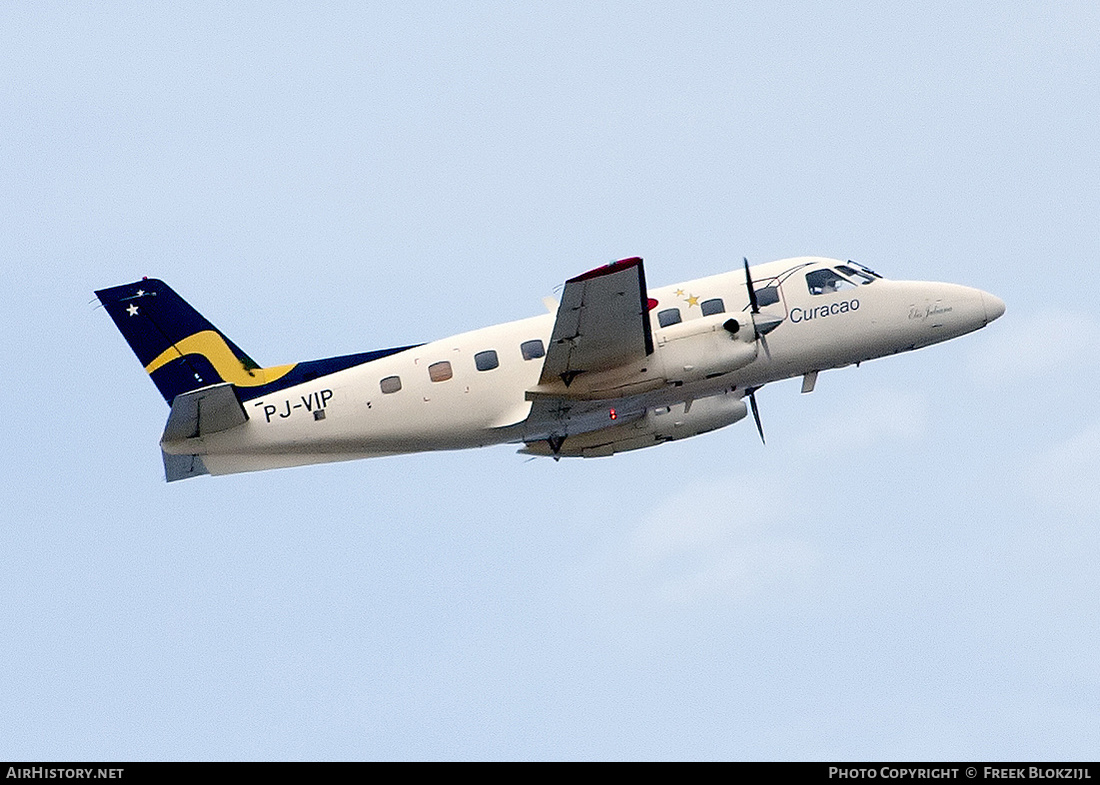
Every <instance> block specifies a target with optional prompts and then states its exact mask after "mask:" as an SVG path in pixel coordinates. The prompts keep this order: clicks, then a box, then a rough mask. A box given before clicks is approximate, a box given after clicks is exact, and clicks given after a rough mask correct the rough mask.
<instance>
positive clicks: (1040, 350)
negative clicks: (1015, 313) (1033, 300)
mask: <svg viewBox="0 0 1100 785" xmlns="http://www.w3.org/2000/svg"><path fill="white" fill-rule="evenodd" d="M982 337H983V338H984V344H983V345H982V346H981V347H980V348H979V349H977V350H976V352H975V354H974V357H973V360H972V362H971V370H972V372H973V373H974V374H975V376H977V377H978V378H980V379H983V380H996V381H997V382H998V383H1004V382H1005V381H1018V380H1023V379H1030V378H1033V377H1035V376H1040V375H1043V374H1049V373H1053V372H1055V371H1058V370H1061V369H1065V368H1070V367H1074V366H1078V365H1082V364H1087V365H1091V366H1093V367H1095V366H1096V365H1097V361H1098V360H1100V322H1097V320H1096V318H1095V317H1093V316H1090V315H1088V314H1083V313H1076V312H1067V311H1055V310H1045V311H1040V312H1038V313H1033V314H1026V315H1024V316H1022V317H1020V318H1017V319H1012V320H1011V321H1008V322H1006V323H1005V324H1004V325H1003V329H997V330H993V331H991V332H990V333H989V334H988V335H987V334H985V333H983V334H982Z"/></svg>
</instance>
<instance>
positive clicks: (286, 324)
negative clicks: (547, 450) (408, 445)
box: [0, 2, 1100, 760]
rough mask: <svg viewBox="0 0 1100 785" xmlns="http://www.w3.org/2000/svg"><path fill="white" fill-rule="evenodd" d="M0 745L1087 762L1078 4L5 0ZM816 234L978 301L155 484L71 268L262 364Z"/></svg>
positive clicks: (78, 751)
mask: <svg viewBox="0 0 1100 785" xmlns="http://www.w3.org/2000/svg"><path fill="white" fill-rule="evenodd" d="M0 40H2V41H3V42H4V46H2V47H0V140H2V141H0V145H2V151H3V154H2V155H0V226H2V227H3V230H2V231H0V258H2V260H3V268H2V269H3V271H4V278H5V281H4V284H3V285H2V286H0V335H2V336H3V338H2V344H0V346H2V348H3V354H4V358H5V362H6V366H5V367H6V369H7V370H6V372H5V374H4V380H3V383H2V384H0V407H2V408H0V411H2V412H3V417H0V435H2V443H3V445H4V446H5V449H4V450H3V452H2V454H0V468H2V471H3V475H4V478H5V482H4V483H3V485H2V487H0V503H2V506H3V508H4V509H5V510H6V511H7V515H6V516H5V518H6V523H5V524H4V525H3V526H2V527H0V596H2V597H3V600H2V602H0V630H2V634H0V662H3V663H4V667H3V668H0V757H2V758H7V759H70V760H72V759H88V760H95V759H116V760H117V759H123V760H126V759H130V760H141V759H214V760H225V759H436V758H444V759H561V758H565V759H590V758H591V759H648V758H661V759H700V758H702V759H715V758H717V759H829V760H832V759H837V760H839V759H909V760H920V759H992V760H1012V759H1018V760H1023V759H1029V760H1030V759H1037V760H1054V759H1095V754H1096V749H1097V746H1098V744H1100V731H1098V728H1100V666H1098V664H1097V658H1096V656H1095V653H1096V651H1097V648H1098V644H1100V639H1098V632H1097V630H1098V629H1100V626H1098V624H1097V620H1098V617H1100V589H1098V587H1097V582H1096V564H1097V563H1098V562H1100V533H1098V530H1097V522H1098V520H1100V501H1098V497H1097V495H1096V488H1097V485H1098V484H1100V447H1098V446H1097V445H1098V444H1100V416H1098V415H1097V413H1096V408H1095V406H1094V405H1093V398H1094V395H1093V394H1092V393H1093V391H1094V390H1095V389H1096V387H1097V384H1098V383H1100V378H1098V377H1100V373H1098V360H1100V350H1098V348H1097V347H1098V346H1100V313H1098V308H1097V305H1096V294H1095V287H1094V286H1093V285H1092V284H1093V282H1092V278H1093V276H1094V275H1095V273H1096V270H1097V265H1096V259H1095V253H1096V249H1097V248H1098V247H1100V156H1098V155H1097V150H1098V149H1100V121H1098V120H1097V113H1096V103H1097V97H1098V96H1100V12H1098V11H1097V6H1096V5H1095V4H1094V3H1083V2H1082V3H1058V4H1053V5H1048V6H1036V5H1034V4H1005V3H968V4H961V5H960V4H956V3H916V4H906V5H900V6H899V5H898V4H896V3H882V4H868V3H832V4H828V7H822V8H813V7H806V4H801V3H774V2H773V3H766V4H759V5H756V6H748V5H746V6H745V7H741V8H736V7H730V5H729V4H725V3H714V4H710V3H687V4H670V3H659V4H658V3H654V4H645V3H596V4H593V3H576V4H573V3H545V4H540V5H538V6H536V7H531V8H527V7H523V6H517V5H516V4H508V3H502V4H496V3H487V2H483V3H467V4H450V3H438V2H430V3H410V2H403V3H375V4H371V5H370V6H369V7H367V8H362V7H360V5H359V4H322V5H316V4H304V3H293V4H290V3H288V4H274V5H273V4H270V3H262V4H250V3H240V4H234V5H232V6H231V7H229V8H221V7H212V6H210V5H208V4H191V3H178V4H172V7H171V8H168V7H164V8H161V7H159V6H158V7H150V6H148V4H117V3H116V4H106V3H105V4H96V5H95V6H93V7H88V6H85V5H70V4H57V5H53V6H51V7H49V8H44V7H43V6H42V4H38V3H28V4H23V3H9V4H5V6H4V8H3V10H2V11H0ZM803 254H821V255H826V256H835V257H842V258H853V259H856V260H859V261H861V262H863V263H865V264H868V265H870V266H872V267H874V268H876V269H878V270H879V271H880V272H881V273H883V274H884V275H886V276H888V277H893V278H899V279H905V278H908V279H927V280H944V281H952V282H956V283H962V284H966V285H970V286H976V287H979V288H982V289H985V290H987V291H991V292H993V293H995V294H997V295H998V296H1000V297H1002V298H1003V299H1004V300H1005V301H1006V303H1007V304H1008V312H1007V314H1006V315H1005V316H1004V317H1002V319H1000V320H999V321H997V322H996V323H995V324H993V325H992V326H990V327H989V328H987V329H985V330H983V331H981V332H979V333H977V334H974V335H971V336H967V337H964V338H962V339H959V340H957V341H954V342H951V343H949V344H945V345H941V346H937V347H933V348H930V349H927V350H923V351H920V352H916V353H912V354H908V355H904V356H899V357H894V358H889V359H885V360H881V361H875V362H871V363H866V364H864V365H863V366H862V367H860V368H859V369H855V368H849V369H844V370H840V371H835V372H828V373H825V374H823V375H822V377H821V379H820V380H819V382H818V385H817V390H816V391H815V392H814V393H813V394H812V395H808V396H804V395H799V392H798V383H797V381H791V382H786V383H782V384H776V385H774V386H769V387H768V388H765V389H764V390H763V391H762V392H761V393H759V395H758V398H759V401H760V404H761V408H762V411H763V417H764V426H765V428H766V431H767V435H768V444H767V447H763V446H761V445H760V443H759V440H758V438H757V436H756V433H755V431H754V429H753V428H752V425H751V423H744V422H743V423H740V424H738V425H735V426H732V427H731V428H728V429H725V430H721V431H718V432H715V433H711V434H707V435H704V436H701V437H698V438H695V439H690V440H687V441H684V442H679V443H673V444H668V445H664V446H662V447H659V448H655V449H651V450H642V451H639V452H635V453H629V454H625V455H621V456H616V457H615V458H613V459H608V460H591V461H561V462H560V463H554V462H552V461H549V460H533V461H528V460H525V458H524V457H523V456H519V455H516V454H515V453H514V452H513V451H512V450H511V449H510V448H507V447H501V448H492V449H486V450H481V451H471V452H465V453H445V454H436V455H420V456H407V457H397V458H389V459H378V460H371V461H360V462H355V463H349V464H342V465H329V466H321V467H309V468H303V469H294V470H286V471H276V472H268V473H260V474H254V475H241V476H232V477H224V478H205V477H204V478H199V479H196V480H191V481H187V482H180V483H174V484H172V485H171V486H169V485H166V484H165V483H164V481H163V479H162V467H161V461H160V455H159V450H158V448H157V439H158V438H159V435H160V432H161V429H162V427H163V423H164V418H165V417H166V414H167V410H166V408H165V406H164V404H163V401H162V400H161V399H160V398H159V396H158V394H157V392H156V390H155V388H154V387H153V385H152V384H151V383H150V382H149V381H148V379H147V378H146V377H145V375H144V373H143V372H142V370H141V368H140V367H139V365H138V364H137V363H136V361H135V360H134V358H133V356H132V355H131V354H130V352H129V349H128V348H127V347H126V345H125V343H124V342H123V341H122V339H121V337H120V336H119V335H118V334H117V333H116V331H115V329H114V326H113V325H112V324H111V322H110V320H109V319H108V318H107V316H106V314H104V313H103V312H102V311H101V310H98V309H96V308H95V306H94V304H93V303H91V302H90V301H91V300H92V297H93V295H92V292H93V290H94V289H97V288H102V287H104V286H109V285H115V284H119V283H124V282H127V281H131V280H135V279H136V278H138V277H140V276H142V275H149V276H157V277H161V278H164V279H165V280H167V281H169V282H170V283H171V285H172V286H173V287H175V288H176V289H177V291H179V292H180V293H181V294H182V295H183V296H184V297H186V298H187V299H188V300H189V301H190V302H191V303H192V304H194V305H195V306H196V307H197V308H198V309H199V310H200V311H202V312H203V313H204V314H205V315H206V316H207V317H208V318H210V319H211V320H212V321H213V322H214V323H215V324H217V325H218V326H219V327H220V328H221V329H222V330H223V331H224V332H226V333H227V334H228V335H229V336H230V337H231V338H232V339H233V340H234V341H235V342H236V343H238V344H239V345H240V346H241V347H242V348H244V349H245V350H246V351H247V352H248V353H249V354H251V355H252V356H253V357H255V358H256V359H257V360H258V361H259V362H261V363H262V364H277V363H283V362H292V361H295V360H303V359H313V358H317V357H324V356H329V355H334V354H342V353H349V352H354V351H365V350H369V349H375V348H380V347H385V346H391V345H400V344H404V343H409V342H415V341H424V340H430V339H433V338H436V337H441V336H443V335H446V334H449V333H453V332H459V331H462V330H466V329H472V328H474V327H478V326H483V325H486V324H492V323H496V322H501V321H506V320H510V319H516V318H522V317H525V316H529V315H535V314H537V313H540V312H542V308H543V306H542V304H541V302H540V298H541V297H543V296H545V295H547V294H551V293H552V292H553V290H554V287H556V286H558V285H559V284H560V283H561V282H562V281H564V280H565V279H566V278H568V277H571V276H573V275H576V274H578V273H580V272H583V271H585V270H587V269H590V268H591V267H593V266H596V265H598V264H602V263H605V262H607V261H610V260H612V259H616V258H622V257H626V256H631V255H639V256H643V257H645V260H646V266H647V277H648V279H649V280H650V282H651V283H652V284H653V285H663V284H667V283H673V282H676V281H678V280H684V279H688V278H694V277H698V276H701V275H706V274H710V273H716V272H721V271H724V270H727V269H730V268H732V267H734V266H736V265H737V264H738V263H739V262H740V259H741V257H742V256H747V257H748V258H749V259H750V260H752V261H754V262H764V261H770V260H772V259H777V258H783V257H789V256H797V255H803Z"/></svg>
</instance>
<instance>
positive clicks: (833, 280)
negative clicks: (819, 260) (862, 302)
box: [806, 267, 856, 294]
mask: <svg viewBox="0 0 1100 785" xmlns="http://www.w3.org/2000/svg"><path fill="white" fill-rule="evenodd" d="M806 286H807V287H808V288H809V290H810V294H832V293H833V292H842V291H844V290H845V289H855V288H856V285H855V284H854V283H852V282H851V281H849V280H848V279H847V278H845V277H844V276H842V275H839V274H838V273H837V272H836V271H835V270H830V269H829V268H827V267H826V268H824V269H822V270H814V271H812V272H808V273H806Z"/></svg>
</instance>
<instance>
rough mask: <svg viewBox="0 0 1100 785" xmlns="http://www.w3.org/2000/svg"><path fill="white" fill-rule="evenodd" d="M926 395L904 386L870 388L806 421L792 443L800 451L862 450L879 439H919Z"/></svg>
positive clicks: (925, 415) (924, 429) (923, 427)
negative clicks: (897, 388)
mask: <svg viewBox="0 0 1100 785" xmlns="http://www.w3.org/2000/svg"><path fill="white" fill-rule="evenodd" d="M928 408H929V404H928V398H927V396H926V395H925V394H921V393H916V392H909V391H903V390H881V389H880V390H872V391H868V392H863V393H860V394H859V396H858V397H856V398H852V399H847V400H846V401H845V402H844V403H843V406H842V408H839V409H834V410H833V411H831V412H825V413H824V414H823V415H822V416H821V417H819V418H818V420H816V421H815V422H812V423H807V424H806V427H805V428H804V429H803V431H802V433H801V434H800V435H799V436H798V437H796V440H795V443H796V445H797V447H798V449H799V450H800V451H801V452H803V453H811V454H814V455H820V454H821V452H822V446H823V445H825V446H827V449H828V451H829V452H832V453H843V452H854V451H857V450H865V449H867V448H868V447H870V446H872V445H873V444H875V443H876V442H878V441H883V440H889V439H919V438H920V437H921V436H923V435H924V434H925V433H926V432H927V429H928Z"/></svg>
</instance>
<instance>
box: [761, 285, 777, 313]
mask: <svg viewBox="0 0 1100 785" xmlns="http://www.w3.org/2000/svg"><path fill="white" fill-rule="evenodd" d="M777 302H779V287H778V286H777V285H775V284H769V285H768V286H765V287H763V288H761V289H757V290H756V304H757V305H759V306H761V307H763V306H765V305H774V304H775V303H777Z"/></svg>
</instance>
